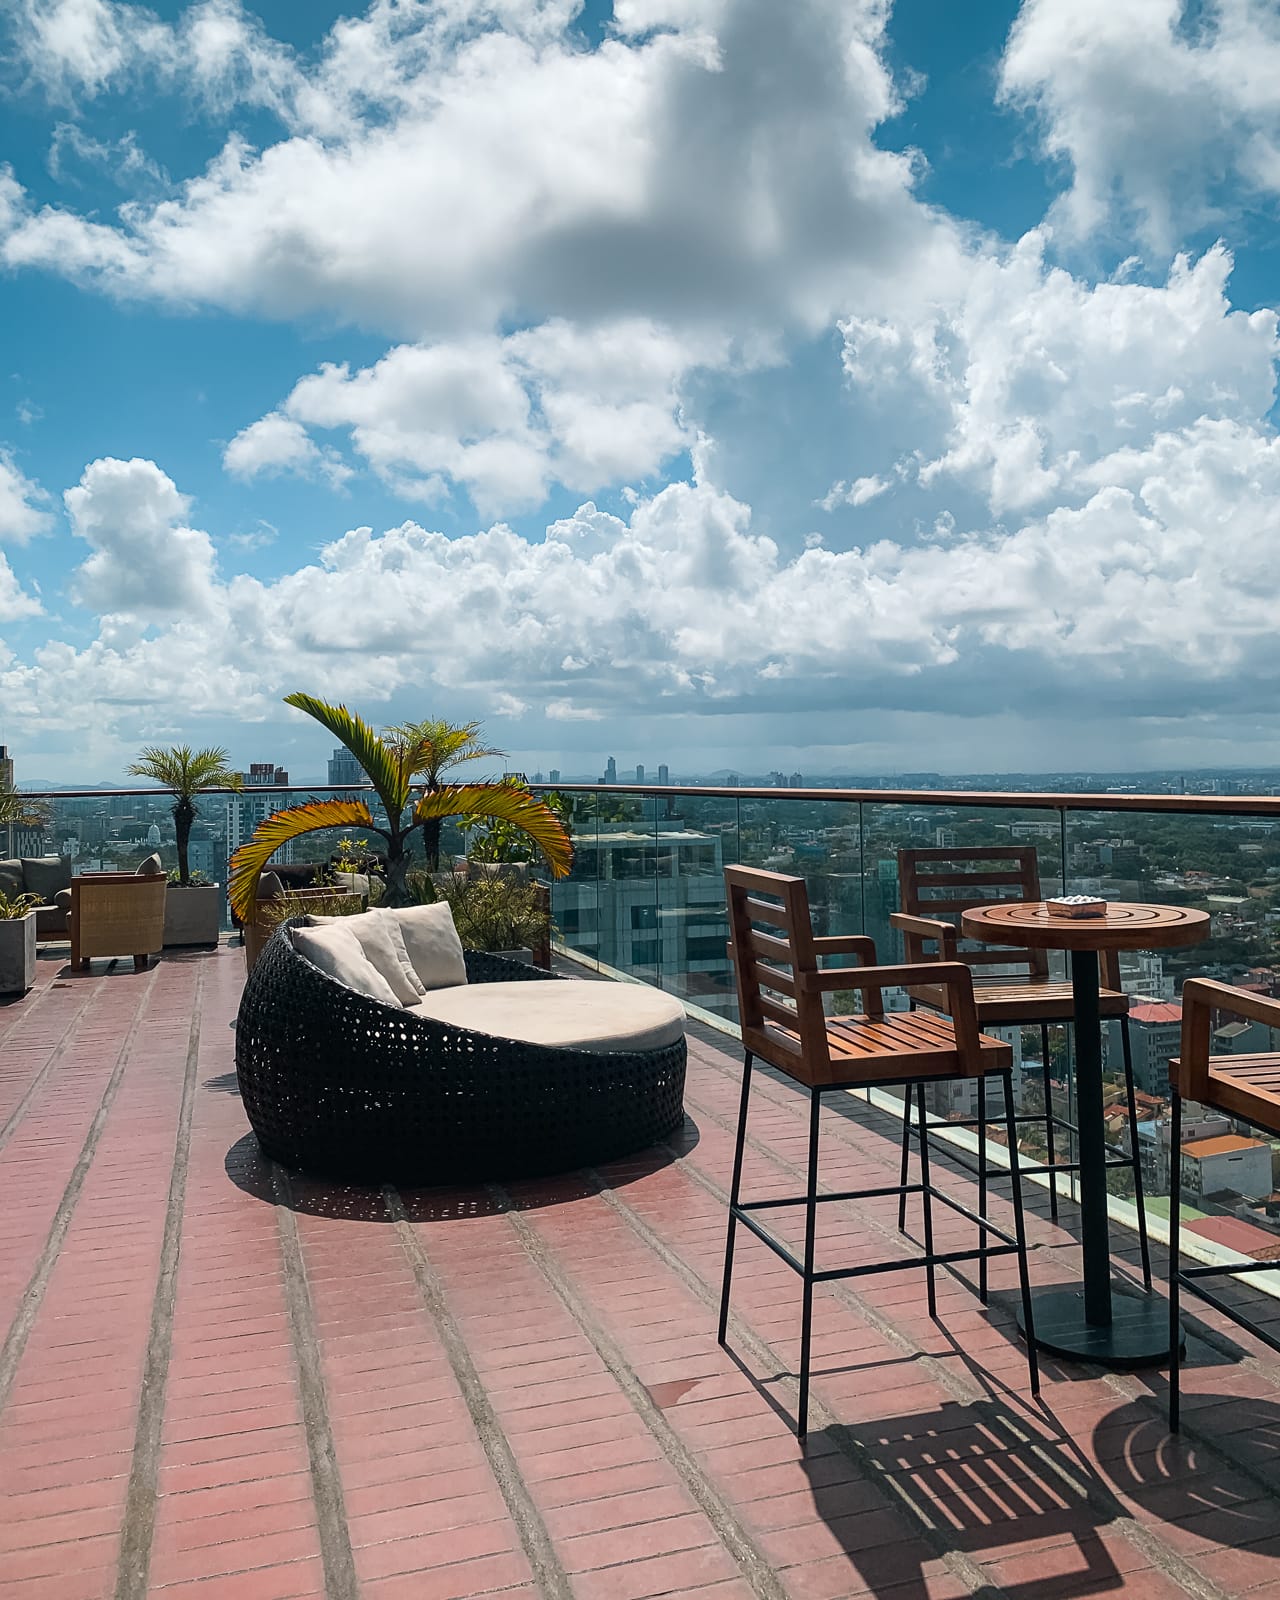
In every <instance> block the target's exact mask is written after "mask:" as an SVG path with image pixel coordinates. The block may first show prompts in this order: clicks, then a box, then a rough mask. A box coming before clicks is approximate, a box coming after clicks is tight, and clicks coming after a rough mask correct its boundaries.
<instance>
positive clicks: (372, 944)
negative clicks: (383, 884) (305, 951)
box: [306, 910, 427, 1006]
mask: <svg viewBox="0 0 1280 1600" xmlns="http://www.w3.org/2000/svg"><path fill="white" fill-rule="evenodd" d="M336 922H340V923H341V924H342V925H343V927H344V928H349V929H350V930H351V932H352V933H354V934H355V936H356V938H357V939H358V940H359V941H360V948H361V949H362V950H363V951H364V953H365V955H366V956H367V957H368V959H369V961H370V962H371V963H372V964H373V967H374V968H375V970H376V971H378V972H380V973H381V974H382V976H383V977H384V978H385V979H386V980H387V982H388V983H389V984H390V985H391V991H392V993H393V994H394V995H395V997H396V999H397V1000H398V1001H399V1002H400V1004H401V1005H404V1006H411V1005H413V1004H414V1003H415V1002H416V1001H418V1000H421V999H422V997H423V995H424V994H426V992H427V991H426V987H425V985H424V984H423V982H422V979H421V978H419V976H418V974H417V973H416V972H415V971H414V970H413V963H412V961H410V960H409V952H408V951H407V950H406V949H405V943H404V935H403V934H402V933H401V932H400V924H399V923H398V922H397V921H396V918H395V913H394V912H392V911H384V910H375V911H362V912H360V913H359V915H358V916H354V917H308V918H307V924H306V925H307V927H309V928H310V927H332V926H333V924H334V923H336Z"/></svg>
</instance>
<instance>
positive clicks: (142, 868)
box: [137, 850, 164, 878]
mask: <svg viewBox="0 0 1280 1600" xmlns="http://www.w3.org/2000/svg"><path fill="white" fill-rule="evenodd" d="M163 871H164V862H163V861H161V859H160V852H159V851H158V850H157V851H155V852H153V854H151V855H149V856H148V857H147V859H146V860H145V861H143V862H141V863H140V864H139V866H138V871H137V876H138V877H139V878H154V877H155V875H156V873H157V872H163Z"/></svg>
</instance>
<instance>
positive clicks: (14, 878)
mask: <svg viewBox="0 0 1280 1600" xmlns="http://www.w3.org/2000/svg"><path fill="white" fill-rule="evenodd" d="M26 892H27V885H26V882H25V880H24V879H23V876H22V862H21V861H19V860H18V858H17V856H9V857H8V858H7V859H6V860H4V861H0V894H2V895H4V897H5V899H6V900H14V899H16V898H17V897H18V895H20V894H26Z"/></svg>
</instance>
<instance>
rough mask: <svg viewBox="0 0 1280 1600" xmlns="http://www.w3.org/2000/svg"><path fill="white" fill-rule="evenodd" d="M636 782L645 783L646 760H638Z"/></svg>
mask: <svg viewBox="0 0 1280 1600" xmlns="http://www.w3.org/2000/svg"><path fill="white" fill-rule="evenodd" d="M636 782H637V783H643V782H644V762H643V761H637V762H636Z"/></svg>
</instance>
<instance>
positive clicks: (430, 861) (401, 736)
mask: <svg viewBox="0 0 1280 1600" xmlns="http://www.w3.org/2000/svg"><path fill="white" fill-rule="evenodd" d="M382 737H383V740H384V742H385V743H387V744H390V745H391V746H392V747H393V748H394V749H396V750H397V751H399V752H401V759H406V760H409V761H410V762H411V764H412V771H411V772H410V777H413V778H421V779H422V780H423V789H424V792H425V793H426V794H436V793H438V791H439V790H440V789H441V787H442V784H441V781H440V775H441V773H444V772H448V771H450V770H451V769H452V768H453V767H460V766H461V765H462V764H463V762H464V761H478V760H480V759H482V758H483V757H486V756H499V757H501V756H505V755H506V753H507V752H506V751H505V750H496V749H494V748H493V747H492V746H490V745H485V744H481V742H480V724H479V723H478V722H463V723H453V722H446V721H445V720H444V719H443V718H442V717H426V718H424V719H423V720H422V721H421V722H398V723H396V724H395V725H394V726H392V727H390V728H384V729H383V730H382ZM440 824H441V818H439V817H428V818H427V820H426V821H425V822H424V823H423V824H422V842H423V844H424V845H425V846H426V850H427V867H428V868H429V869H430V871H432V872H439V870H440Z"/></svg>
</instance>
